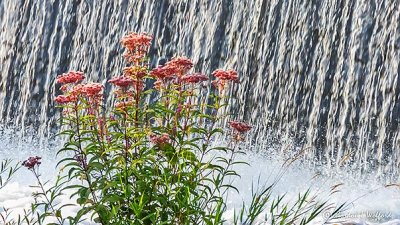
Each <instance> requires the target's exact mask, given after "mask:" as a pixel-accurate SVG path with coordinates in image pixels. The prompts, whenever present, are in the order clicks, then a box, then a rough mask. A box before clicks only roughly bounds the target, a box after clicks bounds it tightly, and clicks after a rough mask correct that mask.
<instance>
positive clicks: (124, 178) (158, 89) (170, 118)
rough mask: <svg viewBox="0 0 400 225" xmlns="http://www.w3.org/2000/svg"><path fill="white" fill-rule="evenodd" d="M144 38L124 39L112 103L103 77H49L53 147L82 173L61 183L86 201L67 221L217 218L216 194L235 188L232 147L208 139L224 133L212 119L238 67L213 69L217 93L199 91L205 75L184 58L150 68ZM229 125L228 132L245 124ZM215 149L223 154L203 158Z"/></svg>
mask: <svg viewBox="0 0 400 225" xmlns="http://www.w3.org/2000/svg"><path fill="white" fill-rule="evenodd" d="M151 39H152V38H151V37H150V36H148V35H147V34H137V33H130V34H128V35H127V36H125V37H124V38H123V39H122V41H121V42H122V45H123V46H124V47H125V49H126V51H125V54H124V58H125V59H126V61H127V64H128V65H127V67H125V68H124V69H123V71H122V75H121V76H117V77H114V78H112V79H110V80H109V81H108V82H109V83H110V84H112V85H113V86H114V92H113V94H114V95H115V99H116V102H115V104H114V105H113V107H112V108H111V109H106V108H105V106H104V105H103V104H102V103H103V85H101V84H97V83H89V84H83V83H81V82H82V81H83V79H84V74H83V73H82V72H75V71H72V72H69V73H66V74H63V75H61V76H59V77H58V78H57V82H58V83H60V84H62V86H61V90H62V91H63V92H64V93H63V95H60V96H57V97H56V98H55V101H56V102H57V103H59V104H60V106H61V107H62V108H63V117H62V125H63V127H64V128H65V129H64V130H63V131H62V132H61V134H62V135H64V136H66V137H67V140H68V141H67V142H66V143H65V145H64V147H63V148H62V149H61V150H60V151H59V153H67V155H71V156H72V157H69V158H65V159H63V160H61V161H60V163H59V164H60V166H62V167H63V170H65V171H68V179H75V180H82V181H83V183H82V184H79V185H76V184H74V185H72V186H69V187H68V188H69V189H73V190H74V191H75V192H74V194H73V196H75V197H77V203H78V204H80V205H81V206H84V207H82V209H81V210H80V211H79V212H78V214H77V216H76V217H75V218H74V219H73V220H71V221H72V222H75V223H77V222H78V221H80V219H81V218H83V216H84V215H87V214H90V215H91V216H92V218H93V219H94V221H96V222H98V223H101V224H220V223H222V212H223V209H224V207H225V203H224V200H223V194H224V193H225V191H226V190H227V189H229V188H234V187H233V186H230V185H229V184H228V183H227V182H226V178H227V177H231V176H236V175H237V174H236V172H235V171H233V170H232V169H231V167H232V165H234V164H235V163H238V162H235V161H234V160H233V156H234V153H236V151H238V149H234V148H233V146H237V144H232V145H229V146H219V147H215V146H214V145H213V144H212V142H213V141H214V139H215V137H217V136H218V135H222V134H223V133H224V131H223V129H221V128H219V127H217V126H216V125H217V124H218V123H219V122H220V121H221V120H222V119H224V116H223V115H222V114H221V113H219V110H220V109H221V108H223V107H224V106H226V100H227V96H225V95H224V94H223V89H225V88H226V85H229V83H233V82H237V80H238V76H237V73H236V72H234V71H233V70H229V71H224V70H217V71H216V72H214V73H215V76H216V77H217V78H218V80H216V85H217V87H218V88H219V92H218V93H217V94H211V95H209V96H210V97H209V98H206V97H204V96H206V95H204V94H202V92H209V91H210V90H211V88H210V87H207V84H209V83H210V82H208V79H209V76H208V75H205V74H202V73H194V72H193V73H192V72H191V71H192V67H193V63H192V61H191V60H190V59H188V58H186V57H175V58H172V59H171V61H169V62H167V63H166V64H165V65H163V66H160V67H157V68H155V69H152V70H151V69H150V68H149V63H148V56H147V53H148V50H149V48H150V44H151ZM150 83H153V84H152V85H150V86H149V85H148V84H150ZM210 102H211V103H210ZM232 124H235V125H236V126H233V127H234V128H235V129H236V130H237V134H236V136H240V135H241V134H243V133H244V132H245V131H248V130H249V129H250V127H249V126H248V125H243V124H242V123H240V122H232ZM243 126H244V129H243ZM236 140H239V139H237V138H236V139H235V140H233V141H235V142H237V141H236ZM220 152H223V153H226V152H231V153H232V154H230V155H231V158H229V159H226V158H223V157H218V158H212V159H208V160H206V159H207V157H206V156H207V155H210V154H214V155H218V153H220Z"/></svg>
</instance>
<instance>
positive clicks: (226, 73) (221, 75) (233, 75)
mask: <svg viewBox="0 0 400 225" xmlns="http://www.w3.org/2000/svg"><path fill="white" fill-rule="evenodd" d="M212 75H213V76H214V77H216V78H217V79H216V80H213V81H212V82H211V83H212V84H213V85H214V86H215V87H217V88H218V90H219V92H220V93H222V92H223V91H224V90H225V87H226V85H227V84H228V82H230V81H233V82H235V83H238V82H239V76H238V73H237V72H236V71H234V70H222V69H217V70H215V71H214V72H213V73H212Z"/></svg>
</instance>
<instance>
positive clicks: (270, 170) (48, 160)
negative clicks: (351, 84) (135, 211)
mask: <svg viewBox="0 0 400 225" xmlns="http://www.w3.org/2000/svg"><path fill="white" fill-rule="evenodd" d="M15 140H20V138H13V135H11V136H10V135H3V136H1V137H0V160H2V159H5V158H11V159H15V160H19V161H21V160H24V159H26V158H28V157H29V156H31V155H39V156H42V157H43V159H42V165H41V167H40V169H41V174H42V178H43V179H44V180H47V179H50V178H51V177H53V176H54V175H55V173H56V170H55V166H56V160H55V156H54V155H55V153H54V152H55V151H56V149H49V148H44V147H43V146H41V145H39V144H36V143H34V141H32V140H33V139H31V140H26V139H25V141H15ZM239 159H240V160H243V161H246V162H248V163H250V166H245V165H241V166H238V167H236V169H237V171H238V172H239V174H240V175H241V179H236V180H235V181H234V185H235V186H236V187H238V189H239V191H240V194H237V193H236V192H234V191H231V192H230V193H229V195H228V211H227V213H226V219H228V220H231V219H232V216H233V212H234V208H239V207H240V206H241V205H242V202H243V201H244V202H248V201H249V200H250V197H251V190H252V185H253V184H256V183H257V180H258V179H259V183H260V184H266V185H268V184H271V182H273V180H274V178H275V177H276V176H277V174H279V171H280V169H281V168H282V164H283V162H284V159H281V158H279V157H272V158H270V157H265V156H263V155H261V154H257V153H248V154H247V155H246V156H240V158H239ZM316 172H317V171H316V169H313V168H308V167H307V166H305V165H303V164H301V163H294V164H293V165H291V166H290V167H289V168H288V169H287V171H286V172H285V173H284V175H283V176H282V178H281V179H280V182H279V183H278V184H277V185H276V187H275V188H274V196H278V195H282V194H286V200H288V201H290V199H295V198H297V195H298V193H304V192H305V191H306V190H307V189H308V188H311V191H312V193H314V194H318V196H321V198H322V199H326V198H325V197H326V194H327V193H328V192H329V190H330V188H331V187H332V186H333V185H336V184H339V183H343V185H342V186H341V188H340V192H338V193H336V194H334V195H333V196H331V197H330V199H329V200H330V202H333V203H336V204H341V203H344V202H347V203H348V205H347V210H346V211H345V212H344V213H343V214H342V215H343V216H345V217H346V218H344V219H343V220H344V221H347V222H349V221H351V223H347V224H382V225H383V224H385V225H396V224H400V189H398V187H397V188H396V187H390V188H389V187H388V188H385V187H384V185H383V184H381V183H380V182H379V181H377V180H376V179H374V177H372V176H371V177H369V178H364V179H363V180H358V179H356V178H354V177H352V176H351V175H350V174H348V175H347V176H346V175H345V174H339V173H336V174H335V173H334V174H335V175H330V176H329V177H328V176H325V175H324V176H323V175H320V176H316V177H315V174H316ZM319 172H321V171H319ZM35 184H36V183H35V180H34V177H33V175H31V174H30V172H29V171H27V170H26V169H25V168H22V169H21V170H20V171H18V173H17V174H16V176H15V178H14V179H13V181H12V182H11V183H10V184H8V185H7V186H6V187H5V188H3V189H0V208H2V207H6V208H9V209H10V210H12V211H13V212H14V214H17V213H21V212H22V210H23V209H24V208H25V209H26V208H28V207H29V206H30V203H31V202H32V201H33V198H32V196H31V193H32V191H33V190H32V188H30V187H29V185H35ZM60 201H62V202H63V203H67V202H71V201H72V200H71V199H69V197H68V196H67V195H65V196H63V197H62V198H61V200H60ZM76 210H77V208H70V209H69V210H68V211H67V212H65V215H67V214H73V213H74V212H76ZM0 212H1V210H0ZM322 219H323V218H321V219H320V220H319V221H317V222H316V223H315V224H320V223H321V221H323V220H322ZM368 221H369V222H368ZM87 224H90V223H87ZM338 224H345V223H338Z"/></svg>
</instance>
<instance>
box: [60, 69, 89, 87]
mask: <svg viewBox="0 0 400 225" xmlns="http://www.w3.org/2000/svg"><path fill="white" fill-rule="evenodd" d="M83 79H85V76H84V75H83V72H80V71H70V72H68V73H63V74H62V75H59V76H57V78H56V83H57V84H70V83H78V82H80V81H82V80H83Z"/></svg>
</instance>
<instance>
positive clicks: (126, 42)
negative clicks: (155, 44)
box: [121, 32, 153, 65]
mask: <svg viewBox="0 0 400 225" xmlns="http://www.w3.org/2000/svg"><path fill="white" fill-rule="evenodd" d="M152 39H153V38H152V37H151V36H149V35H147V34H146V33H142V34H138V33H135V32H132V33H129V34H127V35H126V36H124V37H123V38H122V39H121V43H122V45H123V46H124V47H125V48H126V50H127V51H126V52H125V54H124V57H125V58H126V59H127V60H128V61H131V62H133V63H135V64H136V65H138V64H139V63H140V62H142V61H144V58H145V55H146V53H147V52H148V51H149V49H150V45H151V40H152Z"/></svg>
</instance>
